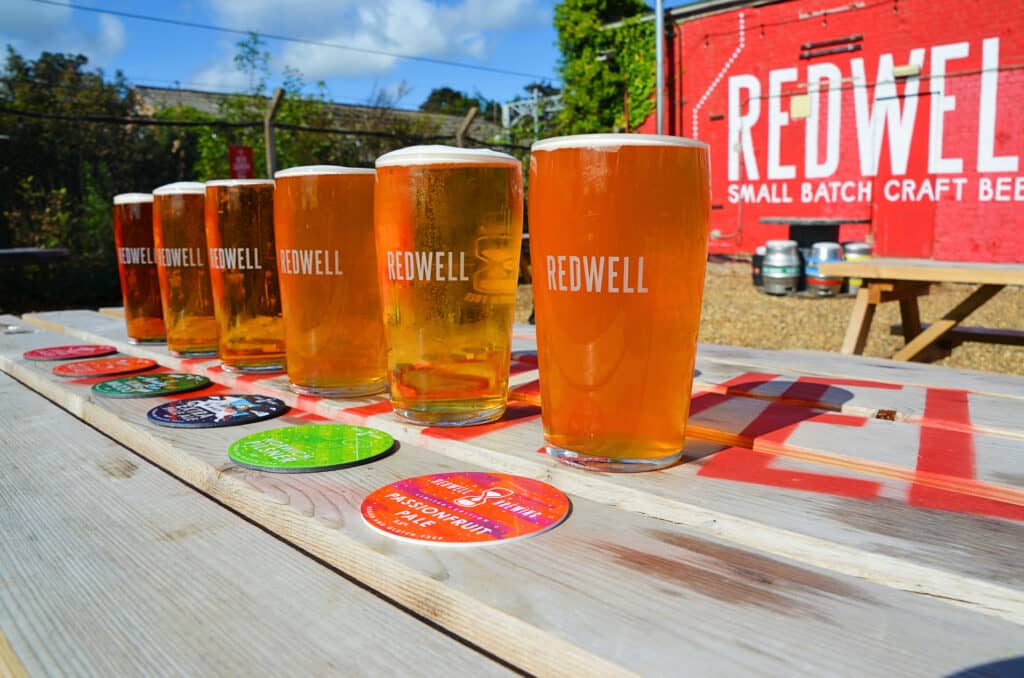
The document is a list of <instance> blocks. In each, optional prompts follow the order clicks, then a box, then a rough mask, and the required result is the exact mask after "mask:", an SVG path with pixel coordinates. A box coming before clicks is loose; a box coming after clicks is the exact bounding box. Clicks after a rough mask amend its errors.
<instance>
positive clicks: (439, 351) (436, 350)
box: [374, 146, 523, 426]
mask: <svg viewBox="0 0 1024 678" xmlns="http://www.w3.org/2000/svg"><path fill="white" fill-rule="evenodd" d="M522 205H523V184H522V175H521V168H520V164H519V161H518V160H516V159H515V158H513V157H512V156H509V155H505V154H504V153H497V152H495V151H489V150H478V149H472V150H471V149H464V148H450V147H445V146H414V147H411V148H405V149H401V150H398V151H394V152H392V153H387V154H385V155H383V156H381V157H380V158H379V159H378V160H377V190H376V196H375V209H374V224H375V229H376V235H377V260H378V276H379V278H380V282H381V301H382V303H383V307H384V326H385V330H386V334H387V340H388V349H389V350H388V379H389V382H390V386H391V402H392V405H393V407H394V409H395V412H396V413H397V414H399V415H400V416H402V417H404V418H405V419H408V420H409V421H412V422H414V423H417V424H430V425H435V426H463V425H469V424H480V423H484V422H488V421H493V420H495V419H497V418H499V417H500V416H501V415H502V413H504V411H505V403H506V400H507V396H508V393H507V391H508V371H509V353H510V349H511V341H512V317H513V312H514V310H515V295H516V282H517V279H518V278H517V277H518V270H519V246H520V241H521V240H522V220H523V206H522Z"/></svg>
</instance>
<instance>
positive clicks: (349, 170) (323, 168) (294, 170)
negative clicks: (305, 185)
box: [274, 165, 376, 179]
mask: <svg viewBox="0 0 1024 678" xmlns="http://www.w3.org/2000/svg"><path fill="white" fill-rule="evenodd" d="M324 174H376V170H375V169H373V168H372V167H342V166H341V165H303V166H302V167H289V168H288V169H283V170H281V171H280V172H274V178H275V179H283V178H285V177H316V176H322V175H324Z"/></svg>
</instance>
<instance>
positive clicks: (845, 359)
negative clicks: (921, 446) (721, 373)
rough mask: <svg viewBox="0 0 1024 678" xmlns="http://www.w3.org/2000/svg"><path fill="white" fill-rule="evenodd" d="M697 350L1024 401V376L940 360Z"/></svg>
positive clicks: (761, 366) (720, 357) (736, 360)
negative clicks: (923, 361) (939, 362)
mask: <svg viewBox="0 0 1024 678" xmlns="http://www.w3.org/2000/svg"><path fill="white" fill-rule="evenodd" d="M697 355H698V356H699V357H700V358H702V359H704V360H707V361H712V362H724V363H731V364H734V365H746V366H748V367H751V368H754V369H755V370H761V371H764V370H770V371H778V370H784V371H785V370H789V371H794V372H802V373H804V374H808V375H819V376H823V377H825V376H827V377H835V378H837V379H849V378H851V377H853V378H856V379H864V380H873V381H878V382H886V383H894V384H904V385H909V386H919V387H924V388H947V389H961V390H967V391H971V392H973V393H979V394H989V395H995V396H1000V397H1004V398H1016V399H1022V400H1024V378H1022V377H1020V376H1017V375H1012V374H998V373H995V372H979V371H974V370H962V369H957V370H952V369H949V368H947V367H942V366H939V365H926V364H921V363H908V362H894V361H892V360H889V359H886V358H870V357H865V356H845V355H840V354H837V353H828V352H825V351H809V350H803V349H795V350H792V351H769V350H763V349H751V348H739V347H735V346H716V345H713V344H700V345H699V346H698V348H697Z"/></svg>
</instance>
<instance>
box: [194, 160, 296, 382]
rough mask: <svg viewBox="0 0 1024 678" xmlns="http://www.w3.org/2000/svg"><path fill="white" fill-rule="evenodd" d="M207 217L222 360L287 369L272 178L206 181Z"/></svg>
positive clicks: (256, 368)
mask: <svg viewBox="0 0 1024 678" xmlns="http://www.w3.org/2000/svg"><path fill="white" fill-rule="evenodd" d="M204 219H205V221H206V244H207V248H208V250H207V252H208V256H209V265H210V283H211V288H212V290H213V311H214V316H215V317H216V318H217V326H218V334H219V349H218V354H219V355H220V361H221V365H222V366H223V368H224V369H225V370H227V371H229V372H280V371H282V370H283V369H284V359H285V355H284V321H283V320H282V319H281V294H280V292H279V290H278V282H277V251H276V248H275V247H274V182H273V180H271V179H224V180H218V181H209V182H207V183H206V205H205V214H204Z"/></svg>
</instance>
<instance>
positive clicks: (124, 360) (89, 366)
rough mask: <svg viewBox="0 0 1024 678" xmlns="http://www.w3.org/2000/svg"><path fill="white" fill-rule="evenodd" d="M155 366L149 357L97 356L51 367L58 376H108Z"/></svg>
mask: <svg viewBox="0 0 1024 678" xmlns="http://www.w3.org/2000/svg"><path fill="white" fill-rule="evenodd" d="M153 367H156V361H155V360H150V359H149V358H130V357H128V356H122V357H118V358H97V359H96V360H80V361H78V362H76V363H64V364H62V365H57V366H56V367H54V368H53V373H54V374H56V375H57V376H59V377H109V376H111V375H114V374H127V373H129V372H141V371H142V370H148V369H151V368H153Z"/></svg>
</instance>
